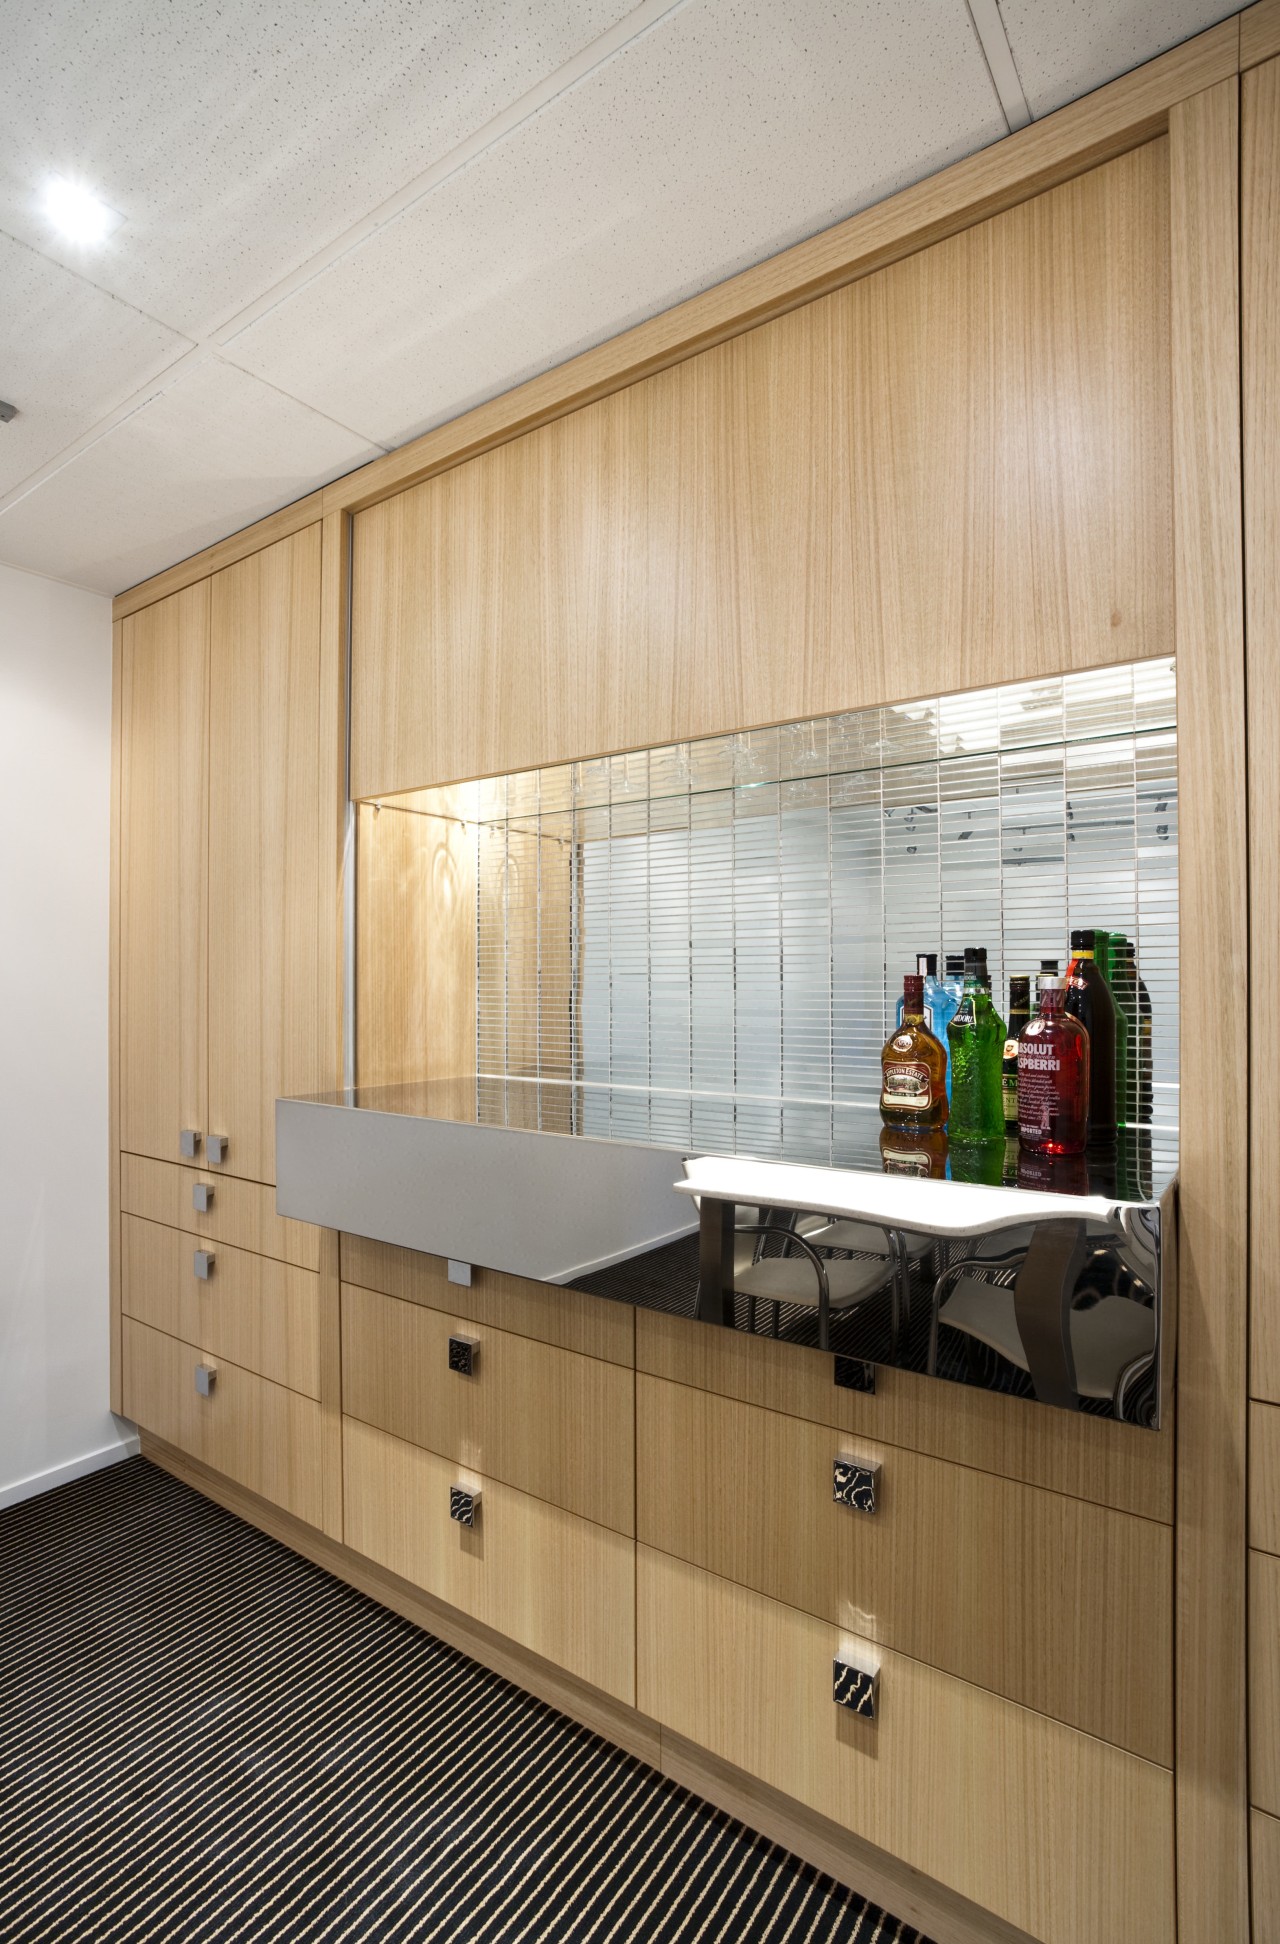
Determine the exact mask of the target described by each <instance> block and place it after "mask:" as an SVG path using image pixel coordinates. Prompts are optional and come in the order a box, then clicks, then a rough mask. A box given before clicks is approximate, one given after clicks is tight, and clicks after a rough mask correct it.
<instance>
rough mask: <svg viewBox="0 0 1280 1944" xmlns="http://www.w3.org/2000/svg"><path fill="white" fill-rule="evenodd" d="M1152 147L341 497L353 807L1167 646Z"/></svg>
mask: <svg viewBox="0 0 1280 1944" xmlns="http://www.w3.org/2000/svg"><path fill="white" fill-rule="evenodd" d="M1167 199H1168V144H1167V142H1166V141H1165V140H1164V139H1163V137H1161V138H1159V139H1156V140H1153V141H1151V142H1149V143H1147V144H1146V145H1145V146H1144V147H1142V148H1139V149H1135V150H1133V151H1132V152H1130V153H1129V154H1127V155H1124V156H1121V157H1119V158H1118V159H1117V160H1115V161H1113V162H1110V163H1108V164H1106V165H1105V166H1104V167H1102V168H1098V169H1094V170H1092V171H1090V172H1088V173H1086V174H1084V175H1081V176H1079V177H1077V178H1076V179H1075V180H1073V181H1071V182H1068V183H1064V184H1062V185H1061V186H1060V187H1058V188H1056V189H1053V190H1051V191H1049V192H1048V193H1047V194H1045V195H1041V196H1037V197H1033V198H1032V199H1030V200H1029V201H1027V202H1025V203H1022V204H1020V205H1019V206H1017V207H1016V208H1013V209H1009V210H1006V211H1004V212H1003V213H1002V214H1001V215H999V216H995V217H992V218H990V219H989V220H988V221H986V222H983V223H978V224H975V225H974V227H973V228H971V229H968V230H966V231H964V232H963V233H962V234H960V235H957V236H953V237H949V238H947V239H946V240H945V241H943V242H938V243H934V244H933V245H932V246H931V247H930V248H928V249H923V250H920V251H919V252H918V253H917V254H916V255H914V256H911V257H908V258H906V259H905V260H903V261H901V262H898V263H895V264H892V265H891V266H889V267H888V268H885V269H882V270H878V271H876V272H875V273H874V274H873V275H870V276H867V277H865V278H863V279H862V280H861V281H860V282H857V283H854V284H851V285H849V286H848V287H847V288H846V289H843V290H840V291H837V292H835V293H834V294H832V295H830V296H827V297H823V298H820V299H818V300H816V301H815V302H813V303H810V304H807V305H805V306H803V307H802V308H800V309H797V310H794V311H791V312H789V313H788V314H787V315H785V316H783V317H780V318H776V319H774V320H773V321H772V322H770V323H767V324H764V325H761V326H760V327H758V328H757V329H755V330H751V331H746V332H743V333H742V334H741V335H739V336H737V337H735V338H732V339H731V340H729V341H728V342H726V343H723V344H718V345H716V346H714V347H713V348H712V349H710V350H706V351H702V352H699V353H698V354H697V355H696V356H693V357H690V358H687V359H685V360H684V361H683V362H682V363H679V364H676V365H674V366H672V367H671V368H670V369H668V370H665V371H661V372H658V373H656V374H655V375H654V376H652V377H648V378H645V379H643V380H642V381H640V382H638V383H636V384H634V385H631V386H630V387H628V388H626V389H625V390H623V391H620V392H617V393H615V394H613V395H612V396H610V397H608V398H604V399H601V400H599V401H597V402H596V403H593V404H590V405H586V406H584V407H582V408H581V409H580V410H578V411H574V412H570V413H568V414H567V415H566V416H565V417H564V418H561V419H558V420H556V421H555V422H554V423H552V424H550V425H547V426H543V427H541V428H540V429H538V430H537V431H533V432H529V433H526V434H524V435H523V436H522V437H519V438H514V439H512V440H511V441H510V442H509V443H508V444H506V445H504V446H501V447H499V448H497V449H496V450H493V451H490V452H486V453H484V454H482V455H481V456H479V457H477V458H473V459H468V460H465V461H464V462H463V463H461V464H459V465H457V466H455V467H453V468H452V469H451V470H450V471H448V472H446V473H442V474H440V475H438V476H437V477H435V478H433V479H430V480H428V481H426V482H424V483H423V484H421V485H419V486H416V487H413V488H412V489H411V490H408V491H406V492H403V493H401V494H398V495H396V496H394V497H393V498H391V499H388V500H386V501H383V502H381V503H380V504H378V505H375V506H372V507H370V508H369V509H368V510H367V511H364V512H361V513H358V514H357V515H356V518H355V540H354V562H353V577H354V579H353V620H352V648H353V678H352V690H353V693H352V712H353V713H352V765H353V789H354V793H355V795H356V796H358V797H365V796H369V795H372V794H374V793H377V792H388V793H389V792H393V791H397V790H406V789H414V788H418V787H421V786H423V785H425V784H430V783H434V782H446V781H451V780H456V779H458V778H461V777H467V776H476V775H485V774H492V773H494V772H497V771H502V770H519V769H523V768H525V767H528V766H533V765H536V764H544V763H549V762H553V761H556V760H561V759H566V758H576V757H580V756H586V755H590V754H593V753H596V752H600V751H604V750H614V749H623V748H636V747H642V746H644V745H646V744H657V743H662V742H665V741H667V740H668V739H672V740H674V739H679V738H683V737H686V736H696V735H706V734H712V733H716V732H719V731H723V730H729V729H737V728H742V727H749V726H751V725H753V724H759V723H765V722H776V721H779V720H785V719H788V718H795V717H801V716H805V715H808V714H813V713H824V712H827V711H834V710H840V709H848V708H857V707H861V706H864V705H867V704H870V703H875V702H882V701H886V700H891V699H906V698H909V697H911V696H918V695H928V694H932V693H936V692H937V691H938V690H939V689H940V688H943V689H957V688H963V687H966V686H968V685H970V684H973V683H978V682H989V681H997V680H998V681H1013V680H1017V679H1019V678H1024V677H1032V676H1036V675H1040V674H1051V673H1057V672H1059V671H1060V670H1062V669H1066V668H1073V667H1092V666H1096V665H1098V664H1101V663H1107V662H1115V661H1127V660H1132V659H1134V658H1135V657H1139V656H1143V655H1156V654H1165V653H1167V652H1168V646H1169V640H1170V637H1171V634H1172V628H1173V617H1172V608H1171V600H1170V592H1171V585H1172V566H1171V552H1170V549H1171V512H1170V505H1169V390H1168V342H1169V339H1168V241H1169V230H1168V221H1167Z"/></svg>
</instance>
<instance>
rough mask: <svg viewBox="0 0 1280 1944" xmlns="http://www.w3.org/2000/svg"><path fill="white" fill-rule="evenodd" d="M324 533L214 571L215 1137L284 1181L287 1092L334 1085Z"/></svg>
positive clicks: (235, 1164)
mask: <svg viewBox="0 0 1280 1944" xmlns="http://www.w3.org/2000/svg"><path fill="white" fill-rule="evenodd" d="M320 592H321V582H320V528H319V526H318V525H312V526H309V527H305V528H304V529H303V530H302V531H301V532H300V533H296V534H293V535H292V536H291V537H289V538H288V539H284V540H280V541H277V543H276V544H275V545H274V546H273V547H268V548H266V549H265V550H264V551H263V552H261V553H256V554H251V555H250V556H249V558H248V559H246V560H242V561H240V562H238V563H237V565H235V566H234V567H228V568H225V569H224V570H223V571H222V572H221V573H220V574H217V575H215V576H214V580H213V583H212V607H211V623H210V631H211V649H210V699H209V752H210V753H209V1127H210V1131H211V1132H213V1133H215V1134H222V1135H225V1136H227V1137H228V1140H229V1151H228V1155H227V1160H226V1163H225V1166H226V1170H227V1172H229V1173H232V1174H237V1175H242V1176H245V1177H247V1178H248V1179H249V1180H252V1181H264V1182H273V1181H274V1180H275V1103H276V1097H277V1095H279V1094H297V1093H314V1092H317V1091H320V1090H322V1089H323V1088H325V1087H327V1086H329V1085H331V1084H332V1080H333V1063H334V1040H335V1035H334V1030H333V1014H332V1007H333V963H332V953H331V952H329V953H326V952H325V951H324V949H323V946H324V940H325V937H326V927H324V926H323V925H322V924H320V923H319V922H318V921H319V918H320V914H321V913H322V911H323V910H325V909H326V908H327V906H328V905H329V904H330V903H331V901H332V888H331V872H332V867H333V821H332V820H333V799H332V779H331V778H329V777H322V776H321V773H320V728H321V724H320V709H321V654H320Z"/></svg>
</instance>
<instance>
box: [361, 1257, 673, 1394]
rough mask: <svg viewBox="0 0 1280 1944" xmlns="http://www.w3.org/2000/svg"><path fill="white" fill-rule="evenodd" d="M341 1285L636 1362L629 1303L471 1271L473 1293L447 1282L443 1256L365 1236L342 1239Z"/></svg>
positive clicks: (488, 1271) (490, 1271)
mask: <svg viewBox="0 0 1280 1944" xmlns="http://www.w3.org/2000/svg"><path fill="white" fill-rule="evenodd" d="M342 1279H343V1281H344V1282H349V1283H358V1284H359V1285H360V1286H361V1288H363V1289H377V1290H381V1291H382V1293H383V1294H384V1295H385V1296H399V1297H401V1298H402V1299H403V1301H405V1302H408V1303H425V1304H426V1305H427V1307H428V1308H429V1309H437V1310H443V1311H444V1312H445V1313H446V1315H450V1316H455V1317H462V1318H467V1319H469V1320H470V1321H471V1322H473V1323H484V1324H493V1325H495V1326H496V1327H498V1328H499V1329H504V1330H511V1331H514V1332H515V1333H516V1335H518V1336H527V1337H536V1338H538V1339H539V1341H541V1342H542V1343H554V1344H558V1345H559V1346H560V1348H561V1349H563V1350H580V1351H581V1352H582V1353H583V1355H584V1356H588V1357H604V1358H607V1360H608V1361H609V1362H610V1363H618V1364H626V1365H628V1366H630V1365H633V1364H634V1362H635V1314H636V1312H635V1311H634V1310H633V1309H632V1308H631V1307H630V1305H629V1304H627V1303H610V1302H605V1301H603V1300H602V1299H601V1298H600V1297H599V1296H588V1295H585V1294H584V1293H583V1292H582V1291H581V1290H576V1289H559V1288H553V1287H552V1285H551V1284H550V1283H541V1282H530V1281H528V1280H527V1279H526V1278H525V1277H523V1276H504V1275H502V1274H501V1273H500V1272H499V1271H498V1270H496V1269H473V1270H472V1272H471V1284H470V1287H469V1288H463V1287H462V1286H461V1284H459V1283H451V1282H450V1281H449V1265H448V1263H447V1262H446V1261H445V1259H444V1257H443V1256H433V1255H423V1254H422V1253H421V1252H420V1251H419V1250H417V1249H401V1248H397V1247H396V1246H395V1245H394V1244H393V1243H390V1242H370V1241H369V1240H368V1239H367V1238H366V1237H364V1236H362V1235H344V1236H343V1238H342Z"/></svg>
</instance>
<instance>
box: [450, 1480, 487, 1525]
mask: <svg viewBox="0 0 1280 1944" xmlns="http://www.w3.org/2000/svg"><path fill="white" fill-rule="evenodd" d="M449 1517H450V1518H451V1519H452V1520H454V1522H455V1523H456V1524H457V1525H461V1526H473V1525H474V1524H475V1522H476V1520H477V1519H478V1518H479V1517H480V1494H479V1492H478V1491H476V1492H473V1491H472V1490H471V1487H470V1486H469V1485H451V1486H450V1487H449Z"/></svg>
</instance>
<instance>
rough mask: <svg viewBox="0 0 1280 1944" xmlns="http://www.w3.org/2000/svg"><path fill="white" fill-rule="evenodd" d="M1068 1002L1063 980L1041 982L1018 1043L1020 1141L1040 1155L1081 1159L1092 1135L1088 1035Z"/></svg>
mask: <svg viewBox="0 0 1280 1944" xmlns="http://www.w3.org/2000/svg"><path fill="white" fill-rule="evenodd" d="M1066 996H1067V995H1066V988H1065V986H1064V984H1063V981H1062V980H1061V979H1055V978H1046V979H1041V981H1040V1011H1039V1013H1038V1014H1037V1015H1036V1017H1035V1018H1034V1019H1032V1020H1028V1022H1027V1024H1026V1025H1025V1026H1024V1027H1023V1029H1022V1033H1021V1035H1020V1037H1019V1039H1018V1139H1019V1140H1020V1141H1021V1142H1022V1145H1023V1147H1025V1148H1030V1149H1031V1151H1032V1152H1033V1153H1035V1154H1082V1153H1083V1152H1084V1145H1085V1140H1086V1138H1087V1136H1088V1132H1089V1035H1088V1033H1087V1032H1086V1031H1085V1029H1084V1027H1083V1026H1082V1025H1081V1024H1080V1021H1079V1020H1078V1019H1076V1018H1073V1016H1072V1015H1071V1014H1070V1013H1069V1012H1065V1011H1064V1010H1063V1008H1064V1005H1065V1001H1066Z"/></svg>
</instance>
